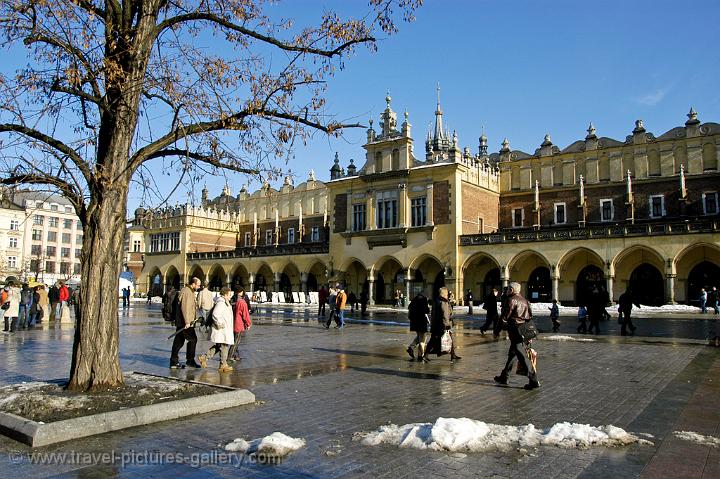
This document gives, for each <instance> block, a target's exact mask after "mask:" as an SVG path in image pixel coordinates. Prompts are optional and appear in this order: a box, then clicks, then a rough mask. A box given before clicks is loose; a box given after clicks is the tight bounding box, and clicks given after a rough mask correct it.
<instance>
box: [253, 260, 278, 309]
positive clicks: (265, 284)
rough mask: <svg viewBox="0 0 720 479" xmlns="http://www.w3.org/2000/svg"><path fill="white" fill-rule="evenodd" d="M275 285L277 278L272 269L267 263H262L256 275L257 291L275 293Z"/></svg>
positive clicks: (255, 285)
mask: <svg viewBox="0 0 720 479" xmlns="http://www.w3.org/2000/svg"><path fill="white" fill-rule="evenodd" d="M274 283H275V277H274V275H273V271H272V269H271V268H270V266H269V265H268V264H267V263H262V264H261V265H260V267H259V268H258V270H257V272H256V273H255V284H254V287H255V291H265V292H268V291H273V290H274V289H275V284H274ZM269 299H270V298H268V300H269Z"/></svg>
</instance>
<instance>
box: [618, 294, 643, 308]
mask: <svg viewBox="0 0 720 479" xmlns="http://www.w3.org/2000/svg"><path fill="white" fill-rule="evenodd" d="M633 304H634V305H635V306H637V307H638V308H639V307H640V305H639V304H638V303H637V300H636V299H635V298H633V297H632V294H630V293H628V292H627V291H626V292H624V293H623V294H621V295H620V297H619V298H618V306H619V308H620V311H622V312H625V311H627V312H628V313H629V312H630V311H632V307H633Z"/></svg>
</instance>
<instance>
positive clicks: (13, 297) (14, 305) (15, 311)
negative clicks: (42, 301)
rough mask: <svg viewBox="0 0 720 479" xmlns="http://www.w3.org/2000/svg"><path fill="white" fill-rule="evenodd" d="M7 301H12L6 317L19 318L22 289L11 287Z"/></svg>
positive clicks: (6, 311)
mask: <svg viewBox="0 0 720 479" xmlns="http://www.w3.org/2000/svg"><path fill="white" fill-rule="evenodd" d="M7 300H8V301H10V308H9V309H6V310H5V317H6V318H17V317H18V315H19V314H20V288H17V287H15V286H11V287H10V291H8V299H7Z"/></svg>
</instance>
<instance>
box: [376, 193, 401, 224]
mask: <svg viewBox="0 0 720 479" xmlns="http://www.w3.org/2000/svg"><path fill="white" fill-rule="evenodd" d="M397 225H398V200H397V191H383V192H380V193H378V195H377V227H378V229H383V228H397Z"/></svg>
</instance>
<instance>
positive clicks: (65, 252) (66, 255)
mask: <svg viewBox="0 0 720 479" xmlns="http://www.w3.org/2000/svg"><path fill="white" fill-rule="evenodd" d="M60 257H61V258H69V257H70V248H60Z"/></svg>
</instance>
